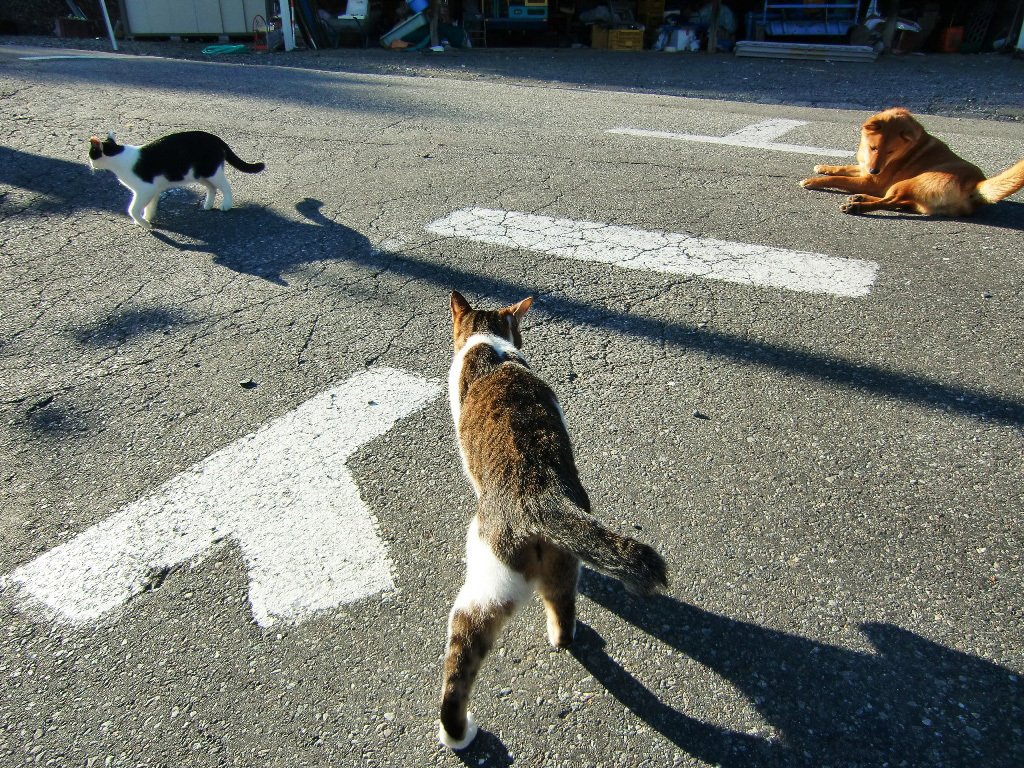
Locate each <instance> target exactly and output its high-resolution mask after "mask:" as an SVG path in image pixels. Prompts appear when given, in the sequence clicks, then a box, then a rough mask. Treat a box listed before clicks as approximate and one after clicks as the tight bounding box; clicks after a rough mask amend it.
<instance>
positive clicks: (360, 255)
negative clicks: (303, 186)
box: [153, 192, 372, 286]
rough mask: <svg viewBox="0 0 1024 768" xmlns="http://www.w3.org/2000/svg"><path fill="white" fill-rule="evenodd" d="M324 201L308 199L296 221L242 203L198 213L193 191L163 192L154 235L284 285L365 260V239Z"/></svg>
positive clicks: (299, 206)
mask: <svg viewBox="0 0 1024 768" xmlns="http://www.w3.org/2000/svg"><path fill="white" fill-rule="evenodd" d="M322 207H323V203H322V202H321V201H319V200H314V199H312V198H308V197H307V198H306V199H304V200H303V201H302V202H300V203H298V204H297V205H296V206H295V210H296V211H297V212H298V213H299V214H300V215H301V216H302V217H303V218H302V220H299V221H295V220H292V219H288V218H285V217H284V216H282V215H281V214H280V213H278V212H277V211H274V210H273V209H271V208H267V207H265V206H262V205H253V204H243V205H239V206H236V207H234V208H232V209H231V210H229V211H226V212H222V211H219V210H212V211H199V212H196V211H195V210H193V208H198V198H196V197H195V196H194V195H193V194H192V193H191V192H188V193H186V192H179V193H178V194H176V195H175V194H173V192H172V193H170V194H168V193H165V194H164V195H163V196H162V197H161V199H160V206H159V208H158V210H157V215H156V219H155V222H154V227H153V236H154V237H155V238H157V239H158V240H160V241H161V242H163V243H165V244H167V245H169V246H171V247H173V248H177V249H179V250H182V251H192V252H199V253H209V254H211V255H212V256H213V261H214V263H215V264H219V265H221V266H223V267H227V268H228V269H230V270H233V271H235V272H239V273H241V274H246V275H253V276H255V277H260V278H263V279H264V280H268V281H270V282H272V283H275V284H277V285H282V286H286V285H288V282H287V281H286V280H285V279H284V274H285V273H287V272H289V271H292V270H295V269H297V268H299V267H301V266H303V265H305V264H311V263H314V262H318V261H324V260H328V259H351V258H352V257H353V256H354V255H356V256H357V258H356V259H355V260H363V259H365V258H366V256H365V254H367V253H369V252H370V251H372V246H371V244H370V241H369V239H368V238H367V237H366V236H365V235H363V234H361V233H360V232H357V231H355V230H354V229H351V228H349V227H346V226H344V225H343V224H338V223H337V222H335V221H332V220H331V219H329V218H328V217H327V216H325V215H324V214H323V212H322V210H321V209H322Z"/></svg>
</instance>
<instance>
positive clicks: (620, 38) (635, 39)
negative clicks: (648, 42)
mask: <svg viewBox="0 0 1024 768" xmlns="http://www.w3.org/2000/svg"><path fill="white" fill-rule="evenodd" d="M590 29H591V33H590V47H591V48H608V49H610V50H613V51H642V50H643V49H644V31H643V30H642V29H602V28H601V27H599V26H597V25H596V24H595V25H594V26H592V27H591V28H590Z"/></svg>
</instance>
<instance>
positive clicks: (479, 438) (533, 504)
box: [438, 292, 668, 749]
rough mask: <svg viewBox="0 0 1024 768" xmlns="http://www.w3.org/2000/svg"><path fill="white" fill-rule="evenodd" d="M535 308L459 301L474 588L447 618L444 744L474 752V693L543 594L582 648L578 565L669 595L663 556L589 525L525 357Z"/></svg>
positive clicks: (460, 432) (459, 396) (455, 407)
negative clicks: (518, 620) (515, 616)
mask: <svg viewBox="0 0 1024 768" xmlns="http://www.w3.org/2000/svg"><path fill="white" fill-rule="evenodd" d="M532 302H533V299H524V300H523V301H521V302H519V303H518V304H515V305H513V306H510V307H506V308H505V309H502V310H499V311H483V310H474V309H473V308H472V307H471V306H470V305H469V303H468V302H467V301H466V299H465V298H463V296H462V295H461V294H460V293H458V292H454V293H452V296H451V310H452V321H453V324H454V328H453V336H454V340H455V357H454V360H453V361H452V365H451V370H450V372H449V374H448V394H449V398H450V405H451V409H452V418H453V419H454V420H455V432H456V436H457V438H458V442H459V453H460V455H461V457H462V466H463V469H464V470H465V472H466V474H467V475H468V476H469V479H470V482H472V484H473V488H474V489H475V490H476V495H477V510H476V515H474V517H473V520H472V522H471V523H470V525H469V532H468V535H467V537H466V581H465V584H464V585H463V587H462V589H461V590H460V591H459V595H458V597H457V598H456V600H455V605H454V606H453V607H452V610H451V614H450V616H449V618H448V643H447V647H446V650H445V660H444V676H443V682H442V687H441V728H440V731H439V733H438V738H439V739H440V741H441V743H442V744H445V745H447V746H449V747H452V748H453V749H463V748H464V747H467V746H469V744H470V742H472V741H473V738H474V737H475V736H476V733H477V726H476V724H475V723H474V722H473V718H472V716H471V715H470V713H469V711H468V707H469V698H470V694H471V693H472V689H473V683H474V682H475V681H476V677H477V674H478V673H479V671H480V667H481V665H482V664H483V660H484V658H485V657H486V656H487V653H488V652H489V651H490V649H491V646H492V645H493V644H494V642H495V641H496V640H497V637H498V633H499V632H500V631H501V627H502V626H503V625H504V623H505V622H506V621H507V620H508V618H509V617H510V616H511V615H512V613H513V612H514V611H515V609H516V607H517V605H518V604H519V603H521V602H522V601H523V600H525V599H526V598H527V597H528V596H530V595H531V594H532V593H533V592H534V591H536V592H537V593H539V595H540V597H541V600H542V601H543V603H544V607H545V609H546V611H547V628H548V639H549V640H550V641H551V644H552V645H553V646H555V647H556V648H565V647H567V646H568V645H570V644H571V643H572V641H573V636H574V634H575V630H576V584H577V580H578V578H579V569H580V560H583V561H584V562H586V563H587V564H589V565H592V566H593V567H594V568H596V569H597V570H599V571H602V572H604V573H606V574H608V575H610V576H614V577H615V578H617V579H619V580H620V581H622V582H623V584H624V585H625V586H626V588H627V589H628V590H629V591H630V592H633V593H636V594H639V595H651V594H653V593H655V592H656V591H657V590H658V589H659V588H661V587H665V586H667V585H668V579H667V568H666V565H665V561H664V560H663V559H662V557H661V555H659V554H658V553H657V552H655V551H654V550H653V549H652V548H651V547H649V546H647V545H646V544H642V543H640V542H639V541H636V540H635V539H631V538H628V537H626V536H620V535H619V534H617V533H614V532H613V531H610V530H608V529H607V528H605V527H604V526H602V525H601V524H600V523H599V522H598V521H597V520H595V519H594V518H593V517H591V515H590V500H589V499H588V497H587V492H586V490H584V488H583V485H582V484H581V483H580V478H579V474H578V473H577V470H576V462H575V459H574V458H573V449H572V443H571V442H570V440H569V433H568V430H567V429H566V424H565V417H564V415H563V414H562V409H561V407H560V406H559V404H558V400H557V399H556V398H555V393H554V392H553V391H552V390H551V388H550V387H549V386H548V385H547V384H545V383H544V382H543V381H542V380H541V379H540V378H539V377H537V376H536V375H535V374H534V373H533V371H531V370H530V366H529V365H528V364H527V362H526V359H525V358H524V357H523V355H522V353H521V352H520V347H522V344H523V340H522V336H521V334H520V332H519V321H520V319H521V318H522V317H523V315H525V314H526V310H527V309H529V308H530V304H531V303H532Z"/></svg>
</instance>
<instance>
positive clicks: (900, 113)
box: [857, 107, 925, 176]
mask: <svg viewBox="0 0 1024 768" xmlns="http://www.w3.org/2000/svg"><path fill="white" fill-rule="evenodd" d="M924 132H925V131H924V127H923V126H922V125H921V124H920V123H919V122H917V120H915V119H914V118H913V116H912V115H911V114H910V113H909V112H908V111H907V110H905V109H902V108H900V107H893V108H892V109H887V110H885V111H884V112H879V113H878V114H877V115H874V116H873V117H870V118H868V121H867V122H866V123H864V125H863V126H861V129H860V148H859V149H858V150H857V162H858V163H860V167H861V169H862V170H863V171H864V172H865V173H868V174H871V175H872V176H876V175H877V174H879V173H881V171H882V169H883V168H885V166H886V165H888V164H889V163H890V162H892V161H893V159H895V158H897V157H900V156H901V155H903V154H905V153H906V152H907V150H908V149H910V148H911V147H912V146H914V145H915V144H916V143H917V142H918V141H920V140H921V137H922V136H924Z"/></svg>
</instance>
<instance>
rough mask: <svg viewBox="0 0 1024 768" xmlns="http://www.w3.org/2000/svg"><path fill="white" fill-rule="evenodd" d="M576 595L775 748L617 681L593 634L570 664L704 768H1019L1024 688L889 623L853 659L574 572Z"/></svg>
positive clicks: (580, 637) (872, 629)
mask: <svg viewBox="0 0 1024 768" xmlns="http://www.w3.org/2000/svg"><path fill="white" fill-rule="evenodd" d="M580 591H581V592H582V594H584V595H586V596H587V597H589V598H590V599H591V600H593V601H594V602H596V603H598V604H600V605H602V606H604V607H605V608H607V609H608V610H610V611H611V612H613V613H615V614H617V615H619V616H620V617H621V618H623V619H624V620H626V621H628V622H630V623H632V624H634V625H635V626H637V627H638V628H640V629H642V630H644V631H645V632H647V633H648V634H650V635H652V636H654V637H656V638H658V639H659V640H660V641H662V642H663V643H665V644H666V645H668V646H670V647H672V648H674V649H675V650H677V651H679V652H681V653H684V654H686V655H687V656H689V657H690V658H692V659H694V660H695V661H697V662H699V663H701V664H702V665H704V666H705V667H707V668H708V669H710V670H711V671H713V672H714V673H715V674H717V675H719V676H721V677H722V678H724V679H725V680H728V681H729V683H731V684H732V685H733V686H734V687H735V688H736V689H737V690H739V691H740V692H741V693H742V694H743V695H744V696H745V697H746V699H747V700H748V701H749V703H750V704H751V706H752V707H753V708H754V709H755V710H756V711H757V712H758V714H759V715H760V716H761V717H762V718H763V719H764V721H765V722H767V723H768V724H770V725H771V726H772V728H773V729H774V730H775V732H776V734H777V736H775V737H765V736H761V735H756V734H749V733H743V732H740V731H736V730H731V729H728V728H724V727H721V726H717V725H712V724H709V723H706V722H703V721H701V720H699V719H697V718H695V717H692V716H690V715H688V714H686V713H685V712H682V711H679V710H677V709H676V708H674V707H673V706H672V705H671V703H670V702H667V701H663V700H662V699H661V698H659V697H658V695H656V694H655V693H654V692H652V691H651V690H649V689H648V688H646V687H645V686H644V685H643V684H642V683H641V682H639V681H638V680H637V679H636V678H635V677H633V676H632V675H631V674H630V673H629V672H627V671H626V670H625V669H623V667H622V666H621V665H620V664H619V663H618V662H616V661H615V660H614V659H613V658H612V657H611V656H610V655H609V654H608V653H607V652H606V651H605V648H604V646H605V643H604V640H603V639H602V638H601V637H600V636H599V635H598V634H597V632H595V631H594V630H593V629H591V628H590V627H587V626H586V625H584V624H578V626H577V640H576V642H575V643H574V644H573V646H572V649H571V652H572V654H573V656H574V657H575V658H576V659H577V660H578V661H579V662H580V664H582V665H583V666H584V667H585V668H586V669H587V670H588V671H589V672H590V674H591V675H593V676H594V678H595V679H596V680H598V681H599V682H600V683H601V684H602V685H604V686H605V688H606V689H607V690H608V691H609V692H610V693H611V694H612V695H613V696H615V697H616V698H617V699H618V700H619V701H621V702H622V703H623V704H624V705H625V706H626V707H627V708H629V709H630V710H631V711H632V712H633V713H634V714H635V715H636V716H637V717H639V718H640V719H641V720H643V721H644V722H645V723H646V724H647V725H648V726H649V727H650V728H652V729H653V730H655V731H657V732H659V733H661V734H662V736H664V737H665V738H666V739H668V740H669V741H671V742H672V743H673V744H675V745H676V746H677V747H679V748H680V749H682V750H685V751H686V752H688V753H689V754H691V755H693V756H694V757H697V758H698V759H700V760H702V761H705V762H707V763H709V764H712V765H716V764H717V765H721V766H726V767H727V768H729V767H733V766H735V767H739V766H745V767H748V768H763V767H764V766H775V765H779V766H782V765H785V766H807V768H812V767H813V768H820V767H821V766H823V765H840V764H842V765H886V764H888V765H900V764H904V765H914V766H925V765H930V766H946V767H947V768H975V766H978V765H991V766H996V765H999V766H1007V767H1008V766H1011V765H1024V733H1022V729H1021V723H1024V685H1022V683H1021V682H1020V680H1019V679H1018V676H1017V675H1016V674H1015V673H1014V672H1013V670H1011V669H1008V668H1006V667H1002V666H999V665H998V664H994V663H992V662H989V661H986V660H984V659H981V658H978V657H975V656H971V655H969V654H965V653H962V652H960V651H956V650H953V649H950V648H946V647H944V646H942V645H939V644H937V643H934V642H931V641H930V640H927V639H925V638H923V637H921V636H919V635H916V634H914V633H912V632H909V631H907V630H904V629H901V628H900V627H897V626H894V625H891V624H880V623H868V624H863V625H861V631H862V632H863V633H864V635H865V636H866V637H867V638H868V640H870V641H871V643H872V645H873V646H874V647H875V648H876V652H875V653H870V652H859V651H851V650H848V649H845V648H840V647H837V646H833V645H828V644H825V643H821V642H817V641H814V640H809V639H806V638H802V637H799V636H796V635H790V634H786V633H784V632H779V631H776V630H772V629H767V628H765V627H761V626H758V625H756V624H752V623H749V622H744V621H738V620H734V619H729V618H727V617H725V616H719V615H716V614H714V613H711V612H709V611H704V610H702V609H700V608H697V607H695V606H692V605H688V604H686V603H683V602H680V601H678V600H675V599H673V598H670V597H664V596H662V597H659V598H656V599H654V600H647V601H644V600H639V599H636V598H633V597H632V596H630V595H628V594H627V593H626V592H625V590H623V589H622V587H621V586H620V585H619V584H618V582H615V581H613V580H611V579H609V578H607V577H604V576H601V575H599V574H596V573H593V572H591V571H585V572H584V577H583V579H582V581H581V590H580Z"/></svg>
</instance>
